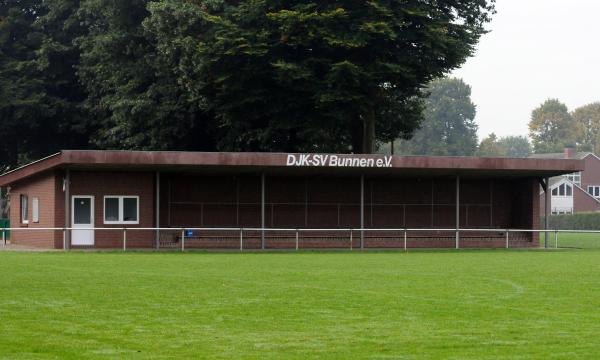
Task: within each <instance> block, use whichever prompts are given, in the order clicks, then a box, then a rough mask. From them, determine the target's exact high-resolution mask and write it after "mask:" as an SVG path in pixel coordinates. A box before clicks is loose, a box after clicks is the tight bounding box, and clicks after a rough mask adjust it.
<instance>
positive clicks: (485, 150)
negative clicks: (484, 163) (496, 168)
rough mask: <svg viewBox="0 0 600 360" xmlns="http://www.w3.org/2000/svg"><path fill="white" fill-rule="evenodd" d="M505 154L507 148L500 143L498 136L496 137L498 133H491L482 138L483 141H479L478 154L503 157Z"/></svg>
mask: <svg viewBox="0 0 600 360" xmlns="http://www.w3.org/2000/svg"><path fill="white" fill-rule="evenodd" d="M505 155H506V149H504V148H503V147H502V146H501V145H500V143H499V142H498V137H496V134H494V133H491V134H489V135H488V137H486V138H485V139H483V140H481V143H479V148H478V149H477V156H486V157H501V156H505Z"/></svg>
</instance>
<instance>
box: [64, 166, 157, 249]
mask: <svg viewBox="0 0 600 360" xmlns="http://www.w3.org/2000/svg"><path fill="white" fill-rule="evenodd" d="M154 179H155V175H154V173H150V172H82V171H71V196H75V195H91V196H94V224H95V226H96V227H105V228H122V227H124V226H126V227H127V228H136V227H154ZM106 195H133V196H139V214H138V215H139V224H137V225H129V224H128V225H108V224H104V196H106ZM95 246H96V247H98V248H114V247H117V248H118V247H121V246H123V232H122V231H118V230H117V231H115V230H104V231H103V230H97V231H96V232H95ZM127 246H128V247H152V246H154V232H153V231H146V230H144V231H129V232H128V233H127Z"/></svg>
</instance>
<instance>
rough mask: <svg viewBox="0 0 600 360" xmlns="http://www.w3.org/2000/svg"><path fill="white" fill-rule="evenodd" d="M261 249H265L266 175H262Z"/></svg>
mask: <svg viewBox="0 0 600 360" xmlns="http://www.w3.org/2000/svg"><path fill="white" fill-rule="evenodd" d="M260 223H261V225H260V227H261V234H260V244H261V245H260V247H261V249H263V250H264V249H265V174H264V173H262V174H261V175H260Z"/></svg>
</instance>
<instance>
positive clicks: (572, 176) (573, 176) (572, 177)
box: [565, 172, 581, 185]
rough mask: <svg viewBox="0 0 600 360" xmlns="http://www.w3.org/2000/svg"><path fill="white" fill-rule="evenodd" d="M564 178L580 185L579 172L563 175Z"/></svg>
mask: <svg viewBox="0 0 600 360" xmlns="http://www.w3.org/2000/svg"><path fill="white" fill-rule="evenodd" d="M565 178H567V179H569V180H570V181H571V182H573V183H575V184H577V185H581V172H576V173H573V174H568V175H565Z"/></svg>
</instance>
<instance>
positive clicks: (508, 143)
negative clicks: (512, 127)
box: [477, 133, 531, 158]
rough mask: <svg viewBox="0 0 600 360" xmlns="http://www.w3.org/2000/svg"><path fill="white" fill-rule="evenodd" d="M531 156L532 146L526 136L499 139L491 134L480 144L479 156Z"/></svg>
mask: <svg viewBox="0 0 600 360" xmlns="http://www.w3.org/2000/svg"><path fill="white" fill-rule="evenodd" d="M529 155H531V144H530V143H529V140H528V139H527V137H525V136H505V137H501V138H498V137H497V136H496V134H494V133H491V134H490V135H488V137H487V138H485V139H483V140H482V141H481V143H479V148H478V149H477V156H487V157H512V158H526V157H528V156H529Z"/></svg>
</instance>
